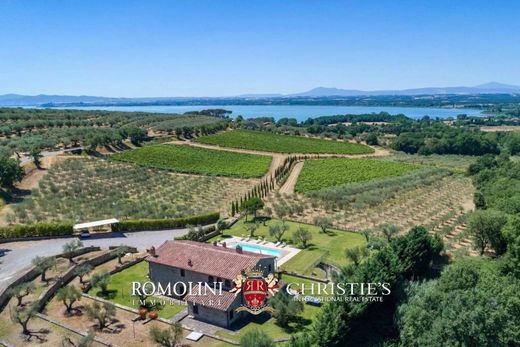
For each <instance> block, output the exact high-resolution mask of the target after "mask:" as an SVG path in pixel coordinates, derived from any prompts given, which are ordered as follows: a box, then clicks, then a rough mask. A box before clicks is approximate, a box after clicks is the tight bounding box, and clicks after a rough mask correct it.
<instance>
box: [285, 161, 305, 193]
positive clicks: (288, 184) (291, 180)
mask: <svg viewBox="0 0 520 347" xmlns="http://www.w3.org/2000/svg"><path fill="white" fill-rule="evenodd" d="M304 163H305V162H303V161H299V162H297V163H296V164H294V167H293V169H292V171H291V173H290V175H289V177H287V181H285V183H284V185H283V186H282V187H281V188H280V193H285V194H292V193H294V186H296V182H297V181H298V176H300V172H301V171H302V168H303V164H304Z"/></svg>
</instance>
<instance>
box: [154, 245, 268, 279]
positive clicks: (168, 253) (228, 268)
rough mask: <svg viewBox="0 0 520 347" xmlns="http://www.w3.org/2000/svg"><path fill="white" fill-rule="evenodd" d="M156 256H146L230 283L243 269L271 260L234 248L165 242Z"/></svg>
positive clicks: (262, 255)
mask: <svg viewBox="0 0 520 347" xmlns="http://www.w3.org/2000/svg"><path fill="white" fill-rule="evenodd" d="M155 254H156V255H157V256H156V257H148V261H149V262H150V263H157V264H163V265H169V266H173V267H176V268H180V269H185V270H188V271H194V272H198V273H202V274H206V275H211V276H214V277H215V280H217V277H220V278H223V279H229V280H232V279H234V278H235V277H236V275H238V274H239V273H240V272H241V271H242V270H248V269H250V268H252V267H254V266H256V264H257V263H258V261H259V260H260V259H265V258H274V257H273V256H270V255H265V254H258V253H252V252H245V251H242V253H238V252H237V251H236V250H235V249H233V248H225V247H221V246H214V245H211V244H208V243H203V242H196V241H181V240H176V241H166V242H164V243H163V244H162V245H161V246H159V247H158V248H157V250H156V252H155Z"/></svg>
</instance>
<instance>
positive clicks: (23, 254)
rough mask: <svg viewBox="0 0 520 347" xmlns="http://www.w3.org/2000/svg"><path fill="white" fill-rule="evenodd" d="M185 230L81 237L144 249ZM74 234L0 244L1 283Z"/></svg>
mask: <svg viewBox="0 0 520 347" xmlns="http://www.w3.org/2000/svg"><path fill="white" fill-rule="evenodd" d="M187 233H188V229H172V230H156V231H139V232H132V233H116V234H115V235H114V236H113V237H103V238H91V239H83V240H82V242H83V244H84V245H85V246H99V247H101V248H108V247H109V246H119V245H121V244H125V245H128V246H134V247H137V249H138V250H141V251H144V250H145V249H146V248H150V247H151V246H155V247H157V246H159V245H160V244H161V243H163V242H164V241H166V240H172V239H173V238H174V237H177V236H182V235H185V234H187ZM73 239H74V238H62V239H52V240H41V241H20V242H11V243H3V244H0V250H4V251H5V256H3V257H0V261H1V262H2V263H1V264H0V286H2V285H4V284H6V282H8V281H9V280H10V279H11V278H12V277H13V276H14V275H15V274H16V273H17V272H18V271H20V270H22V269H23V268H25V267H27V266H29V265H30V264H31V260H32V259H33V258H34V257H36V256H50V255H54V254H59V253H61V252H62V251H63V250H62V247H63V245H64V244H66V243H67V242H70V241H71V240H73Z"/></svg>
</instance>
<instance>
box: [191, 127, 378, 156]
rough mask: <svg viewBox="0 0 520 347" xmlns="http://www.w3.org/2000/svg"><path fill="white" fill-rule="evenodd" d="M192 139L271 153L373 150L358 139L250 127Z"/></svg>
mask: <svg viewBox="0 0 520 347" xmlns="http://www.w3.org/2000/svg"><path fill="white" fill-rule="evenodd" d="M196 141H197V142H200V143H205V144H210V145H218V146H222V147H232V148H242V149H249V150H256V151H265V152H275V153H329V154H368V153H373V152H374V150H373V149H372V148H371V147H368V146H365V145H362V144H358V143H350V142H340V141H332V140H322V139H313V138H308V137H302V136H287V135H278V134H272V133H268V132H264V131H251V130H233V131H226V132H222V133H219V134H215V135H209V136H203V137H199V138H197V139H196Z"/></svg>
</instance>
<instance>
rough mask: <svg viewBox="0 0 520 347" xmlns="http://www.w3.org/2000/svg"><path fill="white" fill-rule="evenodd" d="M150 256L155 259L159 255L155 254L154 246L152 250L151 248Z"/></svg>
mask: <svg viewBox="0 0 520 347" xmlns="http://www.w3.org/2000/svg"><path fill="white" fill-rule="evenodd" d="M148 254H150V255H151V256H152V257H154V258H157V253H156V252H155V247H154V246H152V248H150V249H149V250H148Z"/></svg>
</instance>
